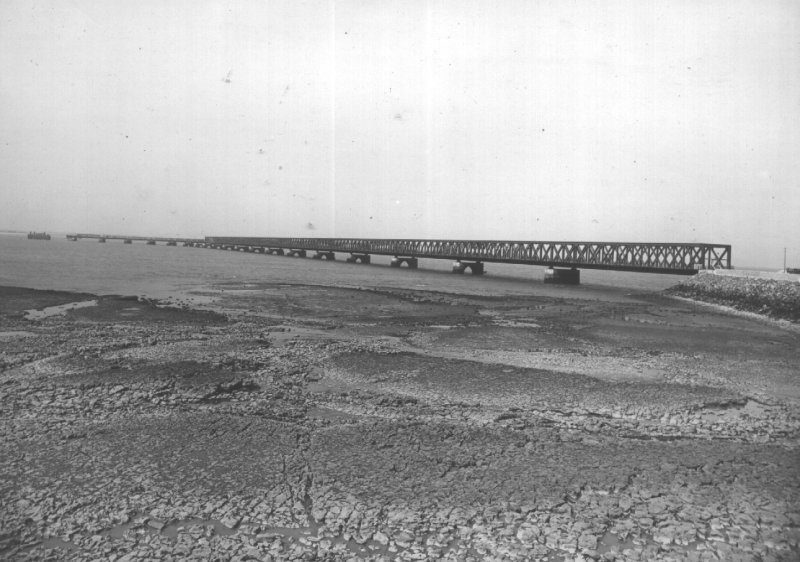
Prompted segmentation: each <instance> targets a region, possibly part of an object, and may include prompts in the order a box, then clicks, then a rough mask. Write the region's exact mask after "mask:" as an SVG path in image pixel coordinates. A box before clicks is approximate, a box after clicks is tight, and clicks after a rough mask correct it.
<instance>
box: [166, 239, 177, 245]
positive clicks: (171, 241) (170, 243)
mask: <svg viewBox="0 0 800 562" xmlns="http://www.w3.org/2000/svg"><path fill="white" fill-rule="evenodd" d="M177 245H178V243H177V242H175V240H170V241H169V242H167V246H177Z"/></svg>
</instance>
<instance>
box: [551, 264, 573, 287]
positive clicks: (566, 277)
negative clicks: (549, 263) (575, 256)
mask: <svg viewBox="0 0 800 562" xmlns="http://www.w3.org/2000/svg"><path fill="white" fill-rule="evenodd" d="M544 282H545V283H559V284H561V285H580V284H581V272H580V270H578V269H576V268H574V267H573V268H572V269H561V268H556V267H548V268H547V269H546V270H545V272H544Z"/></svg>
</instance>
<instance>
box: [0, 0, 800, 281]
mask: <svg viewBox="0 0 800 562" xmlns="http://www.w3.org/2000/svg"><path fill="white" fill-rule="evenodd" d="M799 36H800V5H799V4H797V3H796V2H792V1H766V2H758V1H722V0H718V1H709V0H706V1H678V2H672V1H658V2H656V1H649V2H648V1H645V2H635V1H629V2H603V1H601V2H590V1H578V2H575V3H571V4H569V5H567V4H566V3H563V2H556V1H552V2H527V1H522V0H508V1H505V2H496V3H490V2H478V1H475V2H472V1H469V2H467V1H464V2H455V1H449V2H448V1H433V0H431V1H421V0H417V1H414V0H412V1H408V2H388V1H372V0H370V1H366V0H365V1H338V0H330V1H325V2H318V1H307V2H303V1H273V2H267V3H262V2H255V1H252V2H251V1H240V2H235V3H219V2H208V1H202V0H201V1H192V2H189V1H188V0H172V1H167V2H164V1H156V0H148V1H144V2H137V3H127V2H122V1H107V2H93V1H89V0H52V1H50V2H46V3H42V4H33V3H30V2H24V1H6V2H3V3H2V5H0V70H2V77H1V78H0V84H1V85H2V87H1V88H0V111H2V114H1V116H2V119H1V120H0V166H2V171H3V175H2V182H3V185H2V189H1V190H0V228H2V229H9V230H20V231H23V232H25V231H30V230H48V231H54V232H75V231H79V232H96V233H108V234H129V235H148V234H150V235H160V236H180V237H201V236H205V235H242V236H358V237H367V238H404V237H409V238H457V239H515V240H520V239H522V240H596V241H631V242H706V243H720V244H731V245H732V246H733V262H734V265H736V266H740V267H748V266H760V267H770V268H779V267H781V266H782V264H783V248H784V247H786V248H788V254H787V255H788V260H787V261H788V262H789V265H790V266H791V265H798V264H800V220H798V219H800V216H798V215H800V185H798V178H799V177H800V158H798V157H797V155H798V154H800V41H798V39H797V37H799Z"/></svg>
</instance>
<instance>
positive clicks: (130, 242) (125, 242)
mask: <svg viewBox="0 0 800 562" xmlns="http://www.w3.org/2000/svg"><path fill="white" fill-rule="evenodd" d="M122 243H123V244H133V240H131V239H130V238H126V239H125V240H123V241H122Z"/></svg>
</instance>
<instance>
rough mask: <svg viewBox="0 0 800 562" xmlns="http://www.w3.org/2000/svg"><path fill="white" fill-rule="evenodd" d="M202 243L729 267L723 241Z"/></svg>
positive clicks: (687, 271)
mask: <svg viewBox="0 0 800 562" xmlns="http://www.w3.org/2000/svg"><path fill="white" fill-rule="evenodd" d="M205 244H206V245H210V246H219V247H222V246H224V247H227V248H228V249H242V250H250V251H253V250H255V251H275V252H278V251H279V250H280V253H283V251H288V252H290V253H291V252H306V251H315V252H317V253H318V255H328V256H332V255H333V254H334V253H336V252H344V253H350V254H351V256H369V255H370V254H376V255H388V256H394V257H395V258H398V259H416V258H432V259H449V260H454V261H456V262H472V263H481V262H498V263H510V264H523V265H540V266H548V267H559V268H575V269H578V268H583V269H610V270H617V271H638V272H646V273H669V274H673V275H674V274H683V275H691V274H694V273H696V272H697V271H698V270H701V269H730V268H731V247H730V246H729V245H724V244H701V243H692V244H687V243H652V242H644V243H631V242H536V241H507V240H424V239H390V238H386V239H384V238H259V237H227V236H208V237H206V238H205ZM303 255H305V254H303ZM414 263H416V262H414ZM473 272H475V271H474V270H473Z"/></svg>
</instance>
